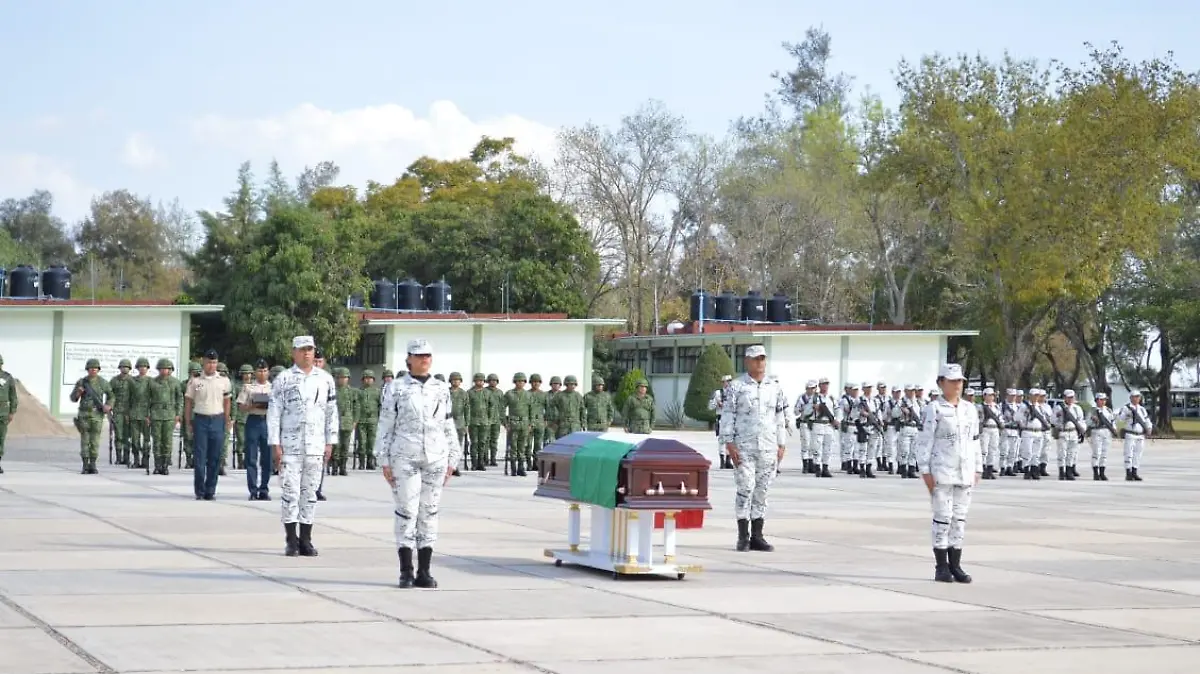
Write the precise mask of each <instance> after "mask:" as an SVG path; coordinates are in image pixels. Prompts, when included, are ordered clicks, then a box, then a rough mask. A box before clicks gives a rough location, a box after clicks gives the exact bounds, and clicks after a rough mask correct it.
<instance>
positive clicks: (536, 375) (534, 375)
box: [529, 373, 542, 382]
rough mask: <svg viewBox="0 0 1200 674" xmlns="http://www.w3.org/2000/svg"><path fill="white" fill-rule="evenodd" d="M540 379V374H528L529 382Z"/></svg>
mask: <svg viewBox="0 0 1200 674" xmlns="http://www.w3.org/2000/svg"><path fill="white" fill-rule="evenodd" d="M541 380H542V375H540V374H536V373H535V374H531V375H529V381H530V382H535V381H537V382H540V381H541Z"/></svg>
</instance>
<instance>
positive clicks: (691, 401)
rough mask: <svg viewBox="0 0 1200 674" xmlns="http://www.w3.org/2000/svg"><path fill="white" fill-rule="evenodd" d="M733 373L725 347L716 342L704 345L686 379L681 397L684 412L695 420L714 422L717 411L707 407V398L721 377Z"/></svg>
mask: <svg viewBox="0 0 1200 674" xmlns="http://www.w3.org/2000/svg"><path fill="white" fill-rule="evenodd" d="M733 374H734V372H733V361H732V360H731V359H730V358H729V354H727V353H725V349H723V348H721V347H720V346H719V345H717V344H709V345H708V346H706V347H704V350H703V351H701V352H700V357H699V358H698V359H696V367H695V369H694V370H692V378H691V380H690V381H688V389H687V395H686V396H685V397H684V399H683V412H684V414H686V415H687V416H688V417H689V418H692V419H695V420H696V421H703V422H706V423H708V424H712V423H714V422H715V421H716V420H717V413H716V412H714V411H713V410H710V409H708V400H709V398H711V397H712V393H713V391H715V390H717V389H719V388H721V378H722V377H724V376H725V375H729V376H731V377H732V376H733Z"/></svg>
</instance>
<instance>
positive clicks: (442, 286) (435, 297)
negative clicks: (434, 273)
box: [425, 281, 450, 314]
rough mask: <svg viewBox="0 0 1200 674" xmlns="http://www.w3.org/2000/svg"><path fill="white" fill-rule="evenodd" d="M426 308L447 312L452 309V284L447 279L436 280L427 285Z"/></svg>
mask: <svg viewBox="0 0 1200 674" xmlns="http://www.w3.org/2000/svg"><path fill="white" fill-rule="evenodd" d="M425 308H426V309H428V310H430V311H437V312H441V313H443V314H444V313H446V312H448V311H450V286H449V284H447V283H446V282H445V281H434V282H433V283H430V284H429V285H427V286H425Z"/></svg>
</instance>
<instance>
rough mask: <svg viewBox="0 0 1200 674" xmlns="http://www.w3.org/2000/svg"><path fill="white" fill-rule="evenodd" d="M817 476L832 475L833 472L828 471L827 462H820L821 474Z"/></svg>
mask: <svg viewBox="0 0 1200 674" xmlns="http://www.w3.org/2000/svg"><path fill="white" fill-rule="evenodd" d="M819 477H833V473H831V472H829V464H827V463H823V464H821V474H820V476H819Z"/></svg>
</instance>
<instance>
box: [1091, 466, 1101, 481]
mask: <svg viewBox="0 0 1200 674" xmlns="http://www.w3.org/2000/svg"><path fill="white" fill-rule="evenodd" d="M1092 479H1093V480H1095V481H1096V482H1099V481H1100V469H1099V468H1098V467H1096V466H1092Z"/></svg>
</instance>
